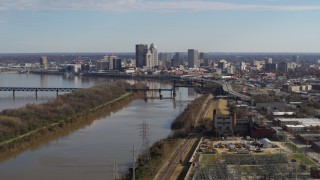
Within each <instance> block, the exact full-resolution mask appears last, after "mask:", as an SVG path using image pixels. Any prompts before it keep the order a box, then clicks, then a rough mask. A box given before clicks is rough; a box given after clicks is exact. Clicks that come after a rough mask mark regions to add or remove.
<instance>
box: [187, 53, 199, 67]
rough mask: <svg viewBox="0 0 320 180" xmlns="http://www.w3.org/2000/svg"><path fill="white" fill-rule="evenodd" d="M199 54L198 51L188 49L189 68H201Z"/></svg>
mask: <svg viewBox="0 0 320 180" xmlns="http://www.w3.org/2000/svg"><path fill="white" fill-rule="evenodd" d="M198 61H199V54H198V50H196V49H188V68H196V67H199V65H198V64H199V63H198Z"/></svg>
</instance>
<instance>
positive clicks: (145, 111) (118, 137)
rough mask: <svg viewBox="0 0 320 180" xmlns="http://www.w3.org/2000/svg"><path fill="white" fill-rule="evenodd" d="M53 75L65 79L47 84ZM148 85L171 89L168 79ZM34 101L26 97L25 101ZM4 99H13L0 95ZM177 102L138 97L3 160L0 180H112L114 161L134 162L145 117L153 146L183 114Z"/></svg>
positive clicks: (184, 93) (184, 95)
mask: <svg viewBox="0 0 320 180" xmlns="http://www.w3.org/2000/svg"><path fill="white" fill-rule="evenodd" d="M39 78H40V77H39V76H35V79H34V81H37V80H38V83H39V80H40V79H39ZM57 78H61V79H60V80H57ZM1 79H2V78H0V81H1ZM29 79H30V75H29ZM52 79H55V81H58V82H56V83H57V84H62V83H67V81H65V80H64V79H63V78H62V77H51V76H48V85H49V84H51V85H52V83H51V82H52V81H51V80H52ZM100 80H101V79H100ZM60 81H62V82H60ZM80 82H81V83H82V84H81V85H82V86H86V87H88V86H90V85H91V82H94V81H93V80H89V81H87V82H83V81H78V82H77V83H80ZM96 82H97V81H96ZM144 83H146V84H147V85H148V86H149V87H151V86H152V87H155V88H159V87H161V88H171V84H170V83H159V82H151V81H146V82H144ZM35 84H36V82H34V85H35ZM68 85H69V87H70V86H71V85H75V82H74V81H73V82H71V81H70V83H69V84H68ZM78 86H79V84H78ZM60 87H61V86H60ZM163 93H164V95H165V93H170V92H163ZM177 93H178V94H180V96H179V98H178V99H177V101H178V100H179V99H180V100H193V99H194V98H195V95H196V94H194V95H191V93H189V90H188V89H187V88H179V89H177ZM180 97H181V98H180ZM21 99H23V98H21V97H20V98H16V99H15V101H17V100H18V101H20V100H21ZM30 99H31V100H33V101H34V99H32V98H30ZM30 99H29V98H26V101H27V100H30ZM40 100H41V99H40ZM0 101H7V102H8V101H13V100H12V99H11V98H5V97H4V96H3V95H0ZM37 101H39V99H38V100H37ZM44 101H45V99H44ZM173 102H174V101H173V100H171V99H165V100H159V99H150V100H148V101H147V102H145V101H144V100H134V101H132V102H131V103H129V104H128V105H126V106H125V107H124V108H123V109H121V110H120V111H118V112H115V113H112V114H111V115H110V116H104V117H102V118H99V119H98V120H95V121H94V122H93V123H92V124H90V125H88V126H85V127H83V128H82V129H79V130H77V131H75V132H72V133H69V134H68V135H66V136H64V137H61V138H58V139H56V140H53V141H51V142H49V143H46V144H44V145H41V146H39V147H37V148H33V149H29V150H26V151H25V152H23V153H21V154H19V155H17V156H16V157H14V158H11V159H9V160H7V161H5V162H3V163H0V179H10V180H12V179H13V180H15V179H49V180H51V179H52V180H56V179H79V180H82V179H83V180H85V179H111V178H112V168H113V167H112V165H113V161H114V160H117V161H118V163H119V164H120V171H122V172H126V171H127V170H128V167H129V165H130V164H131V163H132V162H131V159H132V145H133V144H135V146H136V147H137V149H138V151H139V150H140V147H141V141H142V139H141V137H140V136H139V131H140V130H139V124H141V123H142V122H143V121H144V120H146V121H147V123H148V125H149V134H150V135H149V140H150V144H152V143H154V142H155V141H157V140H159V139H162V138H164V137H166V136H168V135H169V134H170V132H171V130H170V124H171V122H172V121H173V119H174V118H175V117H176V116H177V115H178V114H179V108H174V105H173V104H174V103H173ZM8 106H11V105H9V104H7V105H6V107H8Z"/></svg>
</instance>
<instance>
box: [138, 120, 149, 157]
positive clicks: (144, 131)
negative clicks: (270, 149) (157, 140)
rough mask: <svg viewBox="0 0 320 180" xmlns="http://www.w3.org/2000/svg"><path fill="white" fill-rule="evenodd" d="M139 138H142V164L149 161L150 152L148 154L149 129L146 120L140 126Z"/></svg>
mask: <svg viewBox="0 0 320 180" xmlns="http://www.w3.org/2000/svg"><path fill="white" fill-rule="evenodd" d="M140 136H141V137H142V148H141V151H142V152H141V155H142V159H143V161H144V162H148V161H150V159H151V157H150V152H149V127H148V124H147V121H146V120H143V122H142V124H141V125H140Z"/></svg>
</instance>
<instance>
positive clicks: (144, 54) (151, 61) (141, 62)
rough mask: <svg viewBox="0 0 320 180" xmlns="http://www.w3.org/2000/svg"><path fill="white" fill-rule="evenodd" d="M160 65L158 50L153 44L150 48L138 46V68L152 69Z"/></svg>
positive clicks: (144, 45) (142, 45) (143, 45)
mask: <svg viewBox="0 0 320 180" xmlns="http://www.w3.org/2000/svg"><path fill="white" fill-rule="evenodd" d="M158 65H159V60H158V49H157V47H156V45H154V44H153V43H152V44H151V45H150V48H148V45H146V44H137V45H136V67H146V68H148V69H152V68H154V67H156V66H158Z"/></svg>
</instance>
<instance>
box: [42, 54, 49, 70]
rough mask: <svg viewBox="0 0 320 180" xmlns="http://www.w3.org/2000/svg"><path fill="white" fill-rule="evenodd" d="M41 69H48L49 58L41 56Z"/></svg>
mask: <svg viewBox="0 0 320 180" xmlns="http://www.w3.org/2000/svg"><path fill="white" fill-rule="evenodd" d="M40 68H41V69H43V70H47V69H48V58H47V56H41V58H40Z"/></svg>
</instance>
